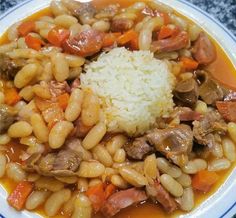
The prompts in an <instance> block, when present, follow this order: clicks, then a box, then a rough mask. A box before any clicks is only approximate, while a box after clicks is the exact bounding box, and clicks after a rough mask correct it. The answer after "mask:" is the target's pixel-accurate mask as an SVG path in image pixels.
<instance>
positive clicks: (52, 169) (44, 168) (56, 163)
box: [24, 149, 81, 176]
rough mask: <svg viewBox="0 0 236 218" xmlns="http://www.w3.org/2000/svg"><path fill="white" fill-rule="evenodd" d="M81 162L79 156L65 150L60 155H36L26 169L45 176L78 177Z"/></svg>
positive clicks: (26, 164) (28, 161)
mask: <svg viewBox="0 0 236 218" xmlns="http://www.w3.org/2000/svg"><path fill="white" fill-rule="evenodd" d="M80 162H81V157H80V155H79V154H77V153H76V152H74V151H72V150H70V149H65V150H61V151H60V152H59V153H56V152H54V153H48V154H46V155H45V156H42V154H38V153H35V154H33V155H31V156H30V157H29V158H28V159H27V160H26V162H25V166H24V168H25V169H26V170H28V171H30V172H32V171H36V172H37V173H39V174H40V175H44V176H73V175H77V174H76V171H77V170H78V168H79V165H80Z"/></svg>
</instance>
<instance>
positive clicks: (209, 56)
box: [193, 32, 216, 64]
mask: <svg viewBox="0 0 236 218" xmlns="http://www.w3.org/2000/svg"><path fill="white" fill-rule="evenodd" d="M193 56H194V58H195V59H196V60H197V61H198V63H199V64H209V63H211V62H213V61H214V60H215V59H216V49H215V46H214V45H213V43H212V42H211V41H210V39H209V38H208V36H207V35H206V34H205V33H203V32H201V33H200V35H199V37H198V39H197V41H196V43H195V44H194V47H193Z"/></svg>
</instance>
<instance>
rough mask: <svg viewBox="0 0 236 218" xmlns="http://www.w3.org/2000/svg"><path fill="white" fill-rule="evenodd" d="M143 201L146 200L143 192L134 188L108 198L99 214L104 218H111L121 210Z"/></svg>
mask: <svg viewBox="0 0 236 218" xmlns="http://www.w3.org/2000/svg"><path fill="white" fill-rule="evenodd" d="M145 200H147V195H146V194H145V192H144V191H140V190H138V189H136V188H131V189H127V190H124V191H119V192H116V193H115V194H113V195H111V196H110V197H109V198H108V200H107V201H106V203H105V204H104V206H103V207H102V209H101V212H102V213H103V215H104V216H105V217H112V216H114V215H115V214H117V213H118V212H119V211H120V210H121V209H124V208H126V207H129V206H131V205H133V204H137V203H139V202H141V201H145Z"/></svg>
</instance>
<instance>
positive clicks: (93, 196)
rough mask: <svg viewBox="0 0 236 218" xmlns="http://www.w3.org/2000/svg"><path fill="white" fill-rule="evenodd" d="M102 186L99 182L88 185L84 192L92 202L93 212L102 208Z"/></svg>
mask: <svg viewBox="0 0 236 218" xmlns="http://www.w3.org/2000/svg"><path fill="white" fill-rule="evenodd" d="M103 188H104V187H103V184H102V183H101V184H98V185H95V186H92V187H90V188H89V189H88V190H87V192H86V195H87V196H88V198H89V199H90V201H91V202H92V205H93V209H94V212H95V213H96V212H98V211H99V210H100V209H101V208H102V206H103V204H104V202H105V192H104V189H103Z"/></svg>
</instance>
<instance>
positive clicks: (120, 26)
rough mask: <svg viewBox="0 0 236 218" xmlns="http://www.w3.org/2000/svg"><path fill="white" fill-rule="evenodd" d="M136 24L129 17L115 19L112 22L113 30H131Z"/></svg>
mask: <svg viewBox="0 0 236 218" xmlns="http://www.w3.org/2000/svg"><path fill="white" fill-rule="evenodd" d="M133 25H134V21H133V20H131V19H127V18H120V19H115V20H113V21H112V23H111V31H112V32H125V31H128V30H130V29H131V28H132V27H133Z"/></svg>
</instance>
